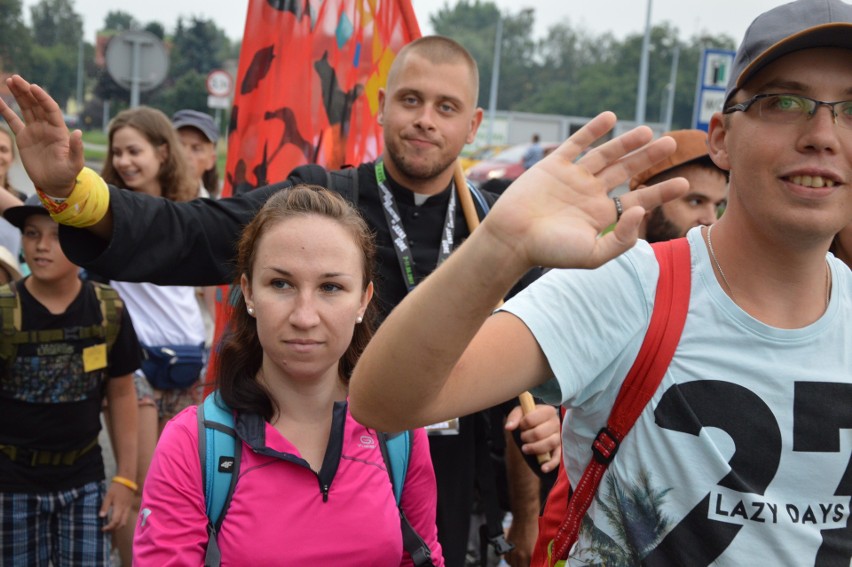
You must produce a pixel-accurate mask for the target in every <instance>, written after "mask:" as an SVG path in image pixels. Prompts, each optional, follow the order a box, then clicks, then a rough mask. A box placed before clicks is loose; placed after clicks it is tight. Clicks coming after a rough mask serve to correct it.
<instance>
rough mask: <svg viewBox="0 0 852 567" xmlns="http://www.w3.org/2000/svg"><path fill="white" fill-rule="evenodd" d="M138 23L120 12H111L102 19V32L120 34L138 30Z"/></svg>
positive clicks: (128, 15) (125, 13)
mask: <svg viewBox="0 0 852 567" xmlns="http://www.w3.org/2000/svg"><path fill="white" fill-rule="evenodd" d="M139 27H140V26H139V22H138V21H136V18H134V17H133V16H131V15H130V14H128V13H127V12H123V11H121V10H111V11H109V12H107V15H106V17H105V18H104V27H103V29H104V31H116V32H121V31H125V30H134V29H138V28H139Z"/></svg>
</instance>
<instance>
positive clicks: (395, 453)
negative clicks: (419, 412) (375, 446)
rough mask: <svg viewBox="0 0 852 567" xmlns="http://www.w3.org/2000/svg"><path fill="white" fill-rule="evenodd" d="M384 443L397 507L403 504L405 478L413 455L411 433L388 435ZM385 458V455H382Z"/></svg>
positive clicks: (383, 437)
mask: <svg viewBox="0 0 852 567" xmlns="http://www.w3.org/2000/svg"><path fill="white" fill-rule="evenodd" d="M381 437H382V441H383V442H384V445H385V447H386V448H387V458H386V459H385V464H386V465H387V469H388V475H390V479H391V483H392V484H393V496H394V498H395V499H396V505H397V506H399V505H400V503H401V502H402V488H403V486H404V485H405V476H406V475H407V474H408V458H409V456H410V455H411V433H410V432H409V431H403V432H402V433H395V434H392V435H391V434H388V433H385V434H383V435H382V436H381ZM382 456H383V457H384V456H385V453H384V452H383V453H382Z"/></svg>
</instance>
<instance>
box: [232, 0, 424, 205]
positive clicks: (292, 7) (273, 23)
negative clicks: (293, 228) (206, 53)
mask: <svg viewBox="0 0 852 567" xmlns="http://www.w3.org/2000/svg"><path fill="white" fill-rule="evenodd" d="M419 35H420V29H419V27H418V26H417V20H416V19H415V17H414V13H413V10H412V8H411V3H410V0H324V1H323V0H277V1H275V0H265V1H264V0H250V2H249V8H248V16H247V18H246V29H245V35H244V36H243V45H242V52H241V54H240V64H239V71H238V76H237V83H236V94H235V98H234V106H233V109H232V112H231V119H230V123H229V127H228V161H227V167H226V176H225V187H224V190H223V195H230V194H232V193H239V192H242V191H247V190H250V189H253V188H255V187H259V186H261V185H266V184H268V183H274V182H276V181H281V180H283V179H285V178H286V177H287V174H288V173H290V171H292V169H293V168H294V167H296V166H299V165H303V164H306V163H318V164H320V165H322V166H325V167H328V168H330V169H335V168H339V167H341V166H342V165H344V164H351V165H357V164H359V163H361V162H364V161H369V160H372V159H375V158H376V157H377V156H378V155H379V154H380V153H381V151H382V147H381V146H382V135H381V128H380V127H379V126H378V124H376V112H377V111H378V90H379V88H380V87H383V86H384V85H385V82H386V79H387V74H388V70H389V69H390V65H391V63H392V62H393V59H394V57H395V55H396V52H397V51H399V49H400V48H401V47H402V46H403V45H405V44H406V43H408V42H409V41H411V40H412V39H415V38H417V37H419Z"/></svg>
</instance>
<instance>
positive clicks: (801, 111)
mask: <svg viewBox="0 0 852 567" xmlns="http://www.w3.org/2000/svg"><path fill="white" fill-rule="evenodd" d="M752 106H754V107H755V108H757V114H758V116H760V117H761V118H762V119H763V120H766V121H767V122H775V123H779V124H792V123H793V122H799V121H801V120H802V119H809V118H811V117H813V115H814V114H816V111H817V109H818V108H819V107H820V106H827V107H828V108H830V109H831V113H832V116H833V117H834V123H835V124H837V125H838V126H840V127H841V128H847V129H850V130H852V100H839V101H837V102H826V101H824V100H816V99H814V98H809V97H806V96H802V95H794V94H774V93H773V94H759V95H755V96H753V97H751V98H750V99H748V100H747V101H745V102H741V103H739V104H735V105H733V106H731V107H728V108H726V109H725V110H724V111H722V113H723V114H731V113H733V112H737V111H740V112H745V111H747V110H748V109H749V108H751V107H752Z"/></svg>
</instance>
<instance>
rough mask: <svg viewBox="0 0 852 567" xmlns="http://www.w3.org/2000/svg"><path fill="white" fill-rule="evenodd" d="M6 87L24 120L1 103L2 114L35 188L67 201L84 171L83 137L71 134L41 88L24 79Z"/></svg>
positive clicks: (15, 78)
mask: <svg viewBox="0 0 852 567" xmlns="http://www.w3.org/2000/svg"><path fill="white" fill-rule="evenodd" d="M6 85H7V86H8V87H9V90H10V91H11V92H12V95H13V96H14V97H15V100H16V101H17V103H18V106H19V107H20V109H21V115H22V116H23V120H21V118H19V117H18V116H17V115H16V114H15V112H14V111H12V109H11V108H9V107H8V106H7V105H6V104H5V103H4V102H3V101H2V99H0V114H2V115H3V118H5V119H6V122H7V123H8V124H9V127H10V128H11V129H12V132H14V134H15V142H16V144H17V146H18V151H19V153H20V155H21V162H23V164H24V168H25V169H26V170H27V175H29V177H30V179H31V180H32V182H33V184H34V185H35V186H36V187H37V188H39V189H41V190H42V191H44V192H45V193H47V194H48V195H51V196H53V197H67V196H68V195H69V194H70V193H71V190H72V189H73V188H74V182H75V178H76V176H77V174H78V173H79V172H80V170H81V169H83V137H82V136H83V135H82V132H80V130H74V132H71V133H70V134H69V132H68V128H67V127H66V125H65V120H64V118H63V116H62V111H61V110H60V108H59V105H58V104H56V101H55V100H53V99H52V98H51V97H50V95H48V94H47V93H46V92H45V91H44V89H42V88H41V87H39V86H38V85H33V84H30V83H28V82H27V81H25V80H24V79H23V78H22V77H21V76H20V75H13V76H12V77H10V78H9V79H6Z"/></svg>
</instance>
